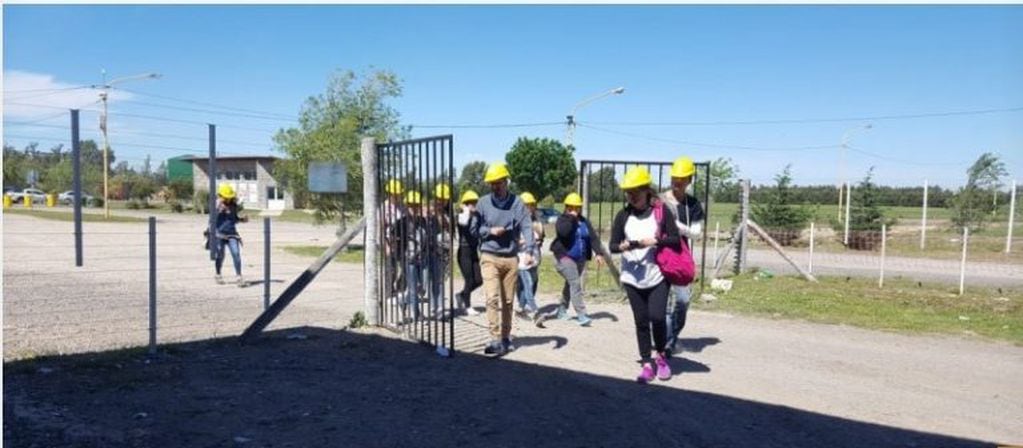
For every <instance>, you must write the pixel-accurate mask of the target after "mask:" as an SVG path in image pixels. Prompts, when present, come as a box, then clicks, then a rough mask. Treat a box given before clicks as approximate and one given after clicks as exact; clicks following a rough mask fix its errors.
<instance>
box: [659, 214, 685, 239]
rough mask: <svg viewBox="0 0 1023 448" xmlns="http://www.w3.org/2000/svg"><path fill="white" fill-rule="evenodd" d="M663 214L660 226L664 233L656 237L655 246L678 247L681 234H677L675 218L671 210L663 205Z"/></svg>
mask: <svg viewBox="0 0 1023 448" xmlns="http://www.w3.org/2000/svg"><path fill="white" fill-rule="evenodd" d="M662 211H663V212H664V216H662V217H661V226H662V227H661V228H662V229H663V230H664V235H663V236H661V237H660V238H658V239H657V247H678V246H679V245H680V244H682V236H681V234H679V231H678V226H677V225H675V218H674V216H672V213H671V211H670V210H669V209H668V208H667V207H664V208H663V209H662Z"/></svg>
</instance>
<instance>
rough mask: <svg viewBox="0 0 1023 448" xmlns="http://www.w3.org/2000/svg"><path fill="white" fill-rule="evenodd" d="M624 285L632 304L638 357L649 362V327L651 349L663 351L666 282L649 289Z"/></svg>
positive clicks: (666, 303)
mask: <svg viewBox="0 0 1023 448" xmlns="http://www.w3.org/2000/svg"><path fill="white" fill-rule="evenodd" d="M622 286H624V287H625V294H626V295H628V296H629V305H631V306H632V316H633V317H635V319H636V340H637V341H638V342H639V357H640V358H642V359H643V362H650V337H651V334H650V327H653V335H652V336H653V340H654V345H653V349H654V350H657V352H658V353H660V352H663V351H664V344H665V340H666V339H667V332H668V328H667V325H666V324H665V320H664V316H665V311H666V310H667V306H668V282H663V281H662V282H661V283H659V284H658V285H657V286H655V287H653V288H649V289H639V288H637V287H635V286H632V285H622Z"/></svg>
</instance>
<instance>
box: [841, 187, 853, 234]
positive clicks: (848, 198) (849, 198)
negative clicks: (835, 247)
mask: <svg viewBox="0 0 1023 448" xmlns="http://www.w3.org/2000/svg"><path fill="white" fill-rule="evenodd" d="M850 203H852V185H851V184H849V183H846V184H845V233H844V236H843V237H842V244H843V245H844V246H845V247H849V204H850Z"/></svg>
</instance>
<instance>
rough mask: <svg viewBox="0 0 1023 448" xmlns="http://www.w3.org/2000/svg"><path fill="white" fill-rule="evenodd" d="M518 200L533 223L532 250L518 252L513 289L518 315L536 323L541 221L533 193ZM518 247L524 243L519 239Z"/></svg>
mask: <svg viewBox="0 0 1023 448" xmlns="http://www.w3.org/2000/svg"><path fill="white" fill-rule="evenodd" d="M519 199H522V203H523V204H525V205H526V210H527V211H528V213H529V219H530V221H532V222H533V225H532V228H533V250H532V251H527V250H523V251H522V252H519V284H518V286H516V288H515V293H516V296H517V297H518V299H519V315H520V316H522V317H523V318H525V319H529V320H532V321H534V322H536V321H537V319H539V317H540V314H539V311H540V308H539V307H537V306H536V288H537V286H538V283H539V281H540V250H541V249H542V248H543V240H544V236H545V234H544V229H543V220H541V219H540V216H539V215H538V214H537V212H536V198H535V197H534V196H533V193H530V192H528V191H527V192H524V193H522V194H521V195H519ZM519 246H520V247H524V246H525V241H524V240H522V239H521V238H520V239H519ZM526 255H528V257H526Z"/></svg>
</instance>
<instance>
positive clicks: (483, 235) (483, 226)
mask: <svg viewBox="0 0 1023 448" xmlns="http://www.w3.org/2000/svg"><path fill="white" fill-rule="evenodd" d="M484 197H486V196H484ZM482 205H483V201H480V202H479V204H477V205H476V217H477V218H478V219H479V220H480V223H479V226H478V227H477V228H476V234H477V235H479V237H480V241H487V240H489V239H490V238H491V237H492V235H490V226H489V225H487V216H486V214H484V213H485V212H484V210H485V209H486V207H485V206H482Z"/></svg>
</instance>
